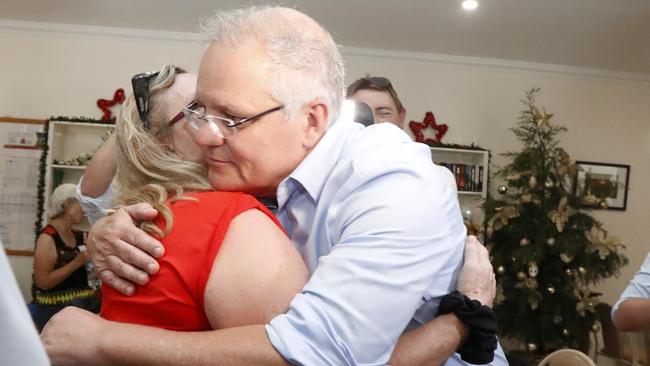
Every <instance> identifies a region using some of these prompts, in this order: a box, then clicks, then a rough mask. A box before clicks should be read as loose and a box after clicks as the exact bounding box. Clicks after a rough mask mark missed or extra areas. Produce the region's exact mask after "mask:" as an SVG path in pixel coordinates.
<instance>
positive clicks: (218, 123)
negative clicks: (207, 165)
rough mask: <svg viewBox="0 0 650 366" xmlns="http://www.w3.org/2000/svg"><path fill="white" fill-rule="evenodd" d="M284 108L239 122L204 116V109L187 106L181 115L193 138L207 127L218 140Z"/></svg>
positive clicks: (278, 107) (198, 135) (269, 110)
mask: <svg viewBox="0 0 650 366" xmlns="http://www.w3.org/2000/svg"><path fill="white" fill-rule="evenodd" d="M282 108H284V106H283V105H279V106H277V107H273V108H271V109H267V110H265V111H263V112H260V113H258V114H256V115H254V116H252V117H248V118H243V119H239V120H234V119H232V118H226V117H219V116H213V115H209V114H205V107H203V106H195V108H190V106H187V107H185V108H183V114H184V116H185V118H186V119H187V121H188V125H189V126H190V127H191V128H190V131H192V134H193V135H194V137H195V138H199V137H201V131H202V130H203V129H204V128H205V127H207V128H208V131H209V132H212V133H213V134H215V135H216V136H218V137H220V138H225V137H226V136H231V135H232V134H233V132H234V131H235V128H236V127H239V126H241V125H243V124H245V123H248V122H253V121H255V120H257V119H259V118H262V117H264V116H266V115H267V114H269V113H273V112H276V111H279V110H280V109H282Z"/></svg>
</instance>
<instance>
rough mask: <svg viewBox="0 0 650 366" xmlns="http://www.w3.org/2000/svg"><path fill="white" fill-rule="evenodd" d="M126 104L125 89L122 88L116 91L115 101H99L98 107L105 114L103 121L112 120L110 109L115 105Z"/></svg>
mask: <svg viewBox="0 0 650 366" xmlns="http://www.w3.org/2000/svg"><path fill="white" fill-rule="evenodd" d="M122 103H124V89H122V88H120V89H117V90H116V91H115V94H113V99H111V100H108V99H97V107H99V109H101V110H102V112H104V115H103V116H102V121H110V120H111V110H110V108H111V107H112V106H114V105H115V104H122Z"/></svg>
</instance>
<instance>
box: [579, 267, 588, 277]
mask: <svg viewBox="0 0 650 366" xmlns="http://www.w3.org/2000/svg"><path fill="white" fill-rule="evenodd" d="M578 273H580V275H581V276H584V275H586V274H587V269H586V268H585V267H578Z"/></svg>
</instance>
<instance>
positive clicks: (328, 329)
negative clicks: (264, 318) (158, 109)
mask: <svg viewBox="0 0 650 366" xmlns="http://www.w3.org/2000/svg"><path fill="white" fill-rule="evenodd" d="M204 29H206V30H207V32H208V34H209V39H210V40H211V41H210V43H209V46H208V47H207V49H206V50H205V52H204V54H203V57H202V60H201V66H200V69H199V76H198V83H197V89H196V101H197V104H196V107H195V108H194V107H193V108H187V109H185V110H184V113H185V115H186V116H187V117H188V120H189V122H188V124H187V125H186V127H185V128H187V129H188V130H190V133H192V134H193V135H194V137H195V139H196V142H197V143H198V144H200V145H201V146H202V147H203V149H204V151H205V154H206V160H207V164H208V167H209V179H210V183H211V185H212V186H213V187H214V188H215V189H217V190H224V191H244V192H247V193H250V194H254V195H256V196H258V197H277V201H278V209H277V217H278V219H279V220H280V222H281V223H282V225H283V227H284V229H285V230H286V233H287V235H288V236H289V237H290V238H291V240H292V241H293V243H294V245H295V246H296V248H297V249H298V251H299V252H300V253H301V254H302V257H303V259H304V260H305V263H306V264H307V267H308V268H309V270H310V272H311V278H310V280H309V282H308V283H307V285H306V286H305V288H304V289H303V291H302V293H300V294H298V295H296V297H295V298H294V299H293V301H292V303H291V305H290V306H289V309H288V310H287V312H286V313H285V314H282V315H279V316H277V317H276V318H274V319H273V320H272V321H271V322H270V323H269V324H266V325H259V326H247V327H239V328H231V329H221V330H215V331H211V332H201V333H175V332H169V331H164V330H159V329H152V328H147V327H140V326H131V325H125V324H117V323H113V322H109V321H106V320H102V319H100V318H98V317H94V316H92V315H91V314H88V313H82V312H79V311H75V310H74V309H72V310H69V311H64V312H63V313H61V315H60V316H58V317H57V318H55V319H54V320H53V322H52V323H53V324H51V326H48V328H47V329H46V335H45V336H44V340H45V344H46V345H47V349H48V352H49V354H50V356H51V358H52V360H53V362H54V363H55V364H57V365H66V364H75V363H81V364H85V363H91V364H99V365H101V364H125V365H137V364H147V365H153V364H155V365H175V364H176V365H177V364H192V365H208V364H232V365H245V364H250V365H286V364H299V365H385V364H387V363H389V362H390V363H391V364H395V365H407V364H414V365H415V364H441V363H445V362H446V363H447V364H449V365H458V364H463V362H462V361H461V360H460V356H459V355H457V354H456V355H454V351H455V350H459V351H460V353H461V355H462V357H463V359H464V360H465V361H467V362H471V363H490V364H493V365H505V364H507V361H506V360H505V358H504V356H503V353H502V352H501V350H500V349H498V350H497V352H496V354H495V355H494V360H493V352H494V349H495V348H496V347H497V341H496V336H495V332H496V322H495V319H494V314H493V313H491V311H490V309H489V308H488V306H489V305H490V304H491V302H492V299H493V297H494V291H495V288H494V273H493V272H492V268H491V266H490V264H489V260H488V256H487V251H486V250H485V249H484V248H483V247H482V246H481V245H480V244H479V243H476V242H475V241H471V240H470V241H468V244H467V245H466V246H465V240H466V237H465V233H466V232H465V228H464V225H463V220H462V217H461V215H460V209H459V206H458V201H457V197H456V189H455V186H454V185H453V184H452V183H451V179H449V174H450V173H449V172H448V170H446V169H444V168H440V167H437V166H436V165H434V164H433V163H432V161H431V156H430V151H429V149H428V148H427V147H426V146H423V145H421V144H416V143H413V142H412V141H411V140H410V139H409V138H408V136H407V135H406V134H404V133H399V131H398V130H397V129H395V128H384V126H376V127H377V128H367V129H364V128H363V126H362V125H360V124H357V123H351V116H347V115H342V114H341V113H340V111H341V105H342V101H343V95H344V93H343V92H344V87H343V80H344V70H343V62H342V59H341V56H340V54H339V52H338V49H337V47H336V45H335V43H334V41H333V40H332V39H331V37H330V35H329V34H328V33H327V31H325V30H324V29H323V28H321V27H320V26H319V25H318V24H317V23H316V22H315V21H314V20H312V19H311V18H309V17H307V16H306V15H304V14H302V13H300V12H297V11H295V10H292V9H286V8H275V7H268V8H267V7H265V8H247V9H239V10H233V11H227V12H220V13H218V14H217V15H216V16H215V17H212V18H211V19H210V21H209V22H208V23H207V24H205V26H204ZM387 127H391V126H387ZM155 214H156V212H152V210H151V209H150V208H146V207H142V206H139V207H127V208H125V209H123V210H119V211H118V212H117V213H115V214H114V215H112V216H111V217H108V218H106V219H103V220H100V221H99V222H98V224H97V225H95V227H94V228H93V230H92V232H91V235H90V238H91V242H92V245H91V252H92V253H91V254H92V255H93V256H94V258H93V259H94V261H95V262H96V266H97V267H98V268H99V270H100V273H101V276H102V279H103V280H104V281H105V282H106V283H108V284H109V285H111V286H113V287H115V288H117V289H118V290H121V291H122V292H125V293H133V291H134V290H135V286H134V284H133V283H138V284H145V283H146V282H147V279H148V276H149V275H153V274H154V273H155V272H156V270H157V268H158V265H157V263H156V261H155V260H154V259H153V258H152V257H150V256H149V255H148V254H146V253H150V254H151V255H153V256H155V257H160V256H161V255H163V252H164V248H163V247H162V246H161V245H160V243H159V242H158V241H156V240H154V239H153V238H151V237H149V236H147V235H146V234H145V233H143V232H141V231H140V230H138V229H137V228H135V226H134V225H133V223H132V219H135V220H138V219H140V218H145V217H151V216H152V215H155ZM254 229H255V228H251V230H254ZM133 245H135V246H136V247H137V248H136V247H134V246H133ZM463 253H465V266H464V267H463V266H462V261H463ZM455 288H458V290H459V291H460V292H452V293H451V294H449V292H450V291H451V290H453V289H455ZM436 315H440V316H438V317H437V318H435V319H434V317H435V316H436ZM67 322H72V324H74V329H71V328H70V326H69V324H67ZM405 330H407V332H406V333H405V334H404V335H402V333H403V332H404V331H405ZM401 335H402V337H401V338H400V336H401ZM398 341H399V343H398ZM72 348H74V350H73V349H72ZM391 355H392V358H391ZM445 360H447V361H445Z"/></svg>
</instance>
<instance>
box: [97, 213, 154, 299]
mask: <svg viewBox="0 0 650 366" xmlns="http://www.w3.org/2000/svg"><path fill="white" fill-rule="evenodd" d="M157 214H158V212H157V211H156V210H155V209H153V208H152V207H151V206H150V205H148V204H145V203H140V204H136V205H131V206H126V207H123V208H121V209H119V210H117V211H116V212H115V213H114V214H112V215H110V216H108V217H105V218H103V219H101V220H99V221H97V223H95V225H93V227H92V228H91V230H90V235H89V237H88V251H89V254H90V257H91V259H92V261H93V264H94V266H95V272H96V273H97V275H98V276H99V278H100V279H101V280H102V282H103V283H105V284H107V285H108V286H110V287H112V288H114V289H115V290H117V291H119V292H121V293H123V294H125V295H133V294H134V293H135V284H138V285H144V284H146V283H147V282H149V275H152V274H154V273H156V272H157V271H158V269H159V266H158V262H156V259H155V258H159V257H161V256H162V255H163V253H164V248H163V246H162V244H161V243H160V242H159V241H157V240H156V239H154V238H152V237H151V236H150V235H148V234H147V233H146V232H144V231H142V230H140V229H138V228H137V227H136V225H135V224H134V222H137V221H141V220H151V219H153V218H154V217H156V215H157Z"/></svg>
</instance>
